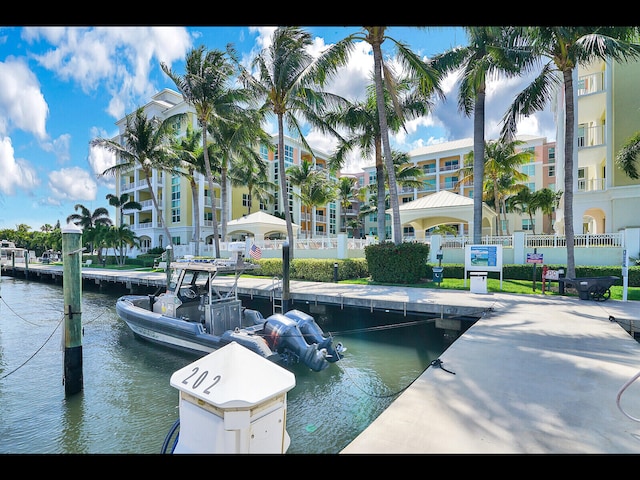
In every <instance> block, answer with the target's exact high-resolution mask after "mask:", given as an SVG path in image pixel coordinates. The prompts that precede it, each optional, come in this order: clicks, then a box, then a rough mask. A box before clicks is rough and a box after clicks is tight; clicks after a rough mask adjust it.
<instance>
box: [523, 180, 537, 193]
mask: <svg viewBox="0 0 640 480" xmlns="http://www.w3.org/2000/svg"><path fill="white" fill-rule="evenodd" d="M525 185H526V186H527V187H529V190H531V193H533V192H535V191H536V184H535V182H526V183H525Z"/></svg>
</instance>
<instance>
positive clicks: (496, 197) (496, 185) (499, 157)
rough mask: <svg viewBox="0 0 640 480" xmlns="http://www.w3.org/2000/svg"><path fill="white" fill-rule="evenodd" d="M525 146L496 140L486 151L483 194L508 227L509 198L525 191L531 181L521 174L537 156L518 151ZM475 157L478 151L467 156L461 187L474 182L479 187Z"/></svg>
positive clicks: (514, 142) (501, 232) (516, 141)
mask: <svg viewBox="0 0 640 480" xmlns="http://www.w3.org/2000/svg"><path fill="white" fill-rule="evenodd" d="M524 143H525V142H524V141H522V140H513V141H511V142H503V141H500V140H493V141H491V142H488V143H486V144H485V148H484V149H483V151H484V162H483V168H482V171H483V172H484V178H483V181H482V183H481V185H482V192H485V195H486V196H490V197H491V198H492V199H493V205H494V208H495V209H496V213H498V215H500V211H502V215H503V220H504V223H505V225H507V208H506V205H505V197H506V195H508V194H511V193H516V192H517V191H518V190H519V189H520V188H521V187H522V182H524V181H526V180H527V179H528V178H529V176H528V175H527V174H526V173H523V172H522V171H521V170H520V167H521V166H522V165H524V164H526V163H529V162H531V159H532V158H533V153H532V152H530V151H528V150H520V151H516V149H517V147H519V146H521V145H523V144H524ZM474 157H475V151H474V150H472V151H470V152H469V153H468V154H467V155H466V156H465V166H464V167H463V168H462V169H461V175H462V177H461V179H460V180H459V183H464V182H467V181H468V180H469V179H472V180H473V184H474V185H475V183H476V180H475V178H476V164H477V162H476V161H475V158H474ZM474 209H475V205H474ZM502 234H503V231H502V222H500V221H498V235H502ZM507 234H508V233H507Z"/></svg>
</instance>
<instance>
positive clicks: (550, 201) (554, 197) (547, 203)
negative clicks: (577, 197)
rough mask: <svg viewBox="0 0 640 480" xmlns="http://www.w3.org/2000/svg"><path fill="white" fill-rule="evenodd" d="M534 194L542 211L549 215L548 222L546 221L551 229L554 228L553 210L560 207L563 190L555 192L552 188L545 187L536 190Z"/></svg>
mask: <svg viewBox="0 0 640 480" xmlns="http://www.w3.org/2000/svg"><path fill="white" fill-rule="evenodd" d="M533 194H534V195H535V197H536V204H537V205H538V208H540V210H542V213H543V214H544V215H547V222H546V223H547V225H548V226H549V228H550V229H552V228H553V212H555V210H556V208H558V205H559V204H560V198H561V197H562V191H557V192H554V191H553V190H551V189H550V188H547V187H545V188H543V189H540V190H536V191H535V192H533ZM543 233H544V227H543ZM547 233H552V231H551V230H549V231H548V232H547Z"/></svg>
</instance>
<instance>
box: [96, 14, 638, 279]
mask: <svg viewBox="0 0 640 480" xmlns="http://www.w3.org/2000/svg"><path fill="white" fill-rule="evenodd" d="M465 30H466V33H467V37H468V40H469V43H468V45H467V46H465V47H456V48H452V49H451V50H449V51H447V52H444V53H442V54H439V55H436V56H434V58H432V59H430V60H426V59H423V58H422V57H420V56H419V55H417V54H416V53H415V52H413V51H412V50H411V49H410V48H409V46H408V45H406V44H404V43H403V42H401V41H398V40H396V39H394V38H392V37H389V36H388V35H387V32H388V27H384V26H365V27H362V28H360V29H358V31H356V32H354V33H353V34H350V35H348V36H347V37H345V38H344V39H342V40H340V41H338V42H337V43H335V44H333V45H331V46H330V47H328V48H327V49H326V50H325V51H324V52H322V53H321V54H320V55H319V56H318V57H316V58H314V57H313V56H312V55H311V54H310V53H309V52H310V50H309V47H310V46H311V45H312V38H311V35H310V34H309V33H308V32H306V31H305V30H304V29H302V28H300V27H293V26H282V27H278V28H277V29H276V30H275V32H274V34H273V37H272V41H271V43H270V44H269V45H268V46H266V47H265V48H264V49H263V50H262V51H260V52H259V53H258V54H257V55H256V56H255V57H254V58H253V60H252V62H251V63H250V66H249V67H247V66H245V65H243V64H242V63H241V62H240V60H239V57H238V55H237V52H236V51H235V48H234V46H233V45H231V44H229V45H227V48H226V50H225V51H222V50H207V48H206V47H204V46H200V47H198V48H195V49H193V50H192V51H190V52H189V53H188V54H187V57H186V62H185V73H184V74H179V73H177V72H175V71H173V70H172V69H171V68H169V67H168V66H167V65H165V64H162V65H161V66H162V69H163V71H164V72H165V73H166V74H167V75H168V76H169V77H170V78H171V79H172V80H173V81H174V83H175V84H176V87H177V88H178V90H179V91H180V93H181V94H182V95H183V97H184V99H185V101H186V102H187V103H188V104H190V105H191V106H192V107H193V108H194V110H195V117H196V120H197V122H198V128H199V129H200V130H197V135H198V136H199V137H200V139H201V142H200V145H197V144H196V142H195V141H194V138H193V137H190V135H195V134H196V133H195V132H193V131H190V132H189V133H188V135H187V137H185V138H183V139H180V140H176V139H175V138H171V137H172V136H175V133H176V132H175V131H173V130H172V129H171V128H170V125H174V124H175V121H176V118H174V117H171V118H169V119H166V120H165V121H164V122H161V121H159V120H156V119H155V118H151V119H148V118H146V116H145V115H144V112H143V110H142V109H139V110H138V111H136V112H135V113H134V114H131V115H130V116H129V117H128V118H127V124H126V128H125V131H124V133H123V140H124V141H123V142H122V144H119V143H117V142H113V141H111V140H107V139H95V140H94V141H92V145H93V146H102V147H104V148H106V149H108V150H111V151H112V152H113V153H115V154H116V155H117V156H118V158H119V161H118V163H117V165H115V166H114V167H111V168H110V169H107V170H105V172H104V174H112V173H115V172H117V171H126V170H128V169H131V168H132V167H133V166H134V165H135V164H138V166H140V167H141V168H142V170H143V172H144V174H145V175H146V177H145V178H146V180H147V182H149V187H151V183H150V181H151V178H152V171H153V170H161V171H162V170H164V171H171V172H173V174H176V175H187V176H190V178H193V175H194V173H196V172H198V173H203V174H204V175H205V177H206V179H207V183H208V189H209V190H208V194H209V198H210V200H211V204H212V205H211V206H212V207H213V211H214V212H215V211H216V209H215V205H216V197H215V193H214V192H215V187H216V183H217V184H218V186H219V188H220V192H221V197H220V201H221V204H222V208H221V233H219V229H218V221H217V218H215V214H214V218H213V219H212V220H213V222H212V223H213V232H214V242H215V252H216V256H219V253H220V249H219V238H220V237H222V238H224V237H225V235H226V224H227V219H226V212H227V211H228V208H226V205H227V202H228V201H229V199H228V198H227V197H228V192H227V185H228V184H231V185H232V186H236V185H244V186H247V187H248V188H249V190H250V195H249V197H251V196H252V195H255V196H256V197H257V198H259V199H260V201H261V202H265V201H272V200H274V199H276V198H277V205H278V208H277V210H278V212H276V213H277V214H279V215H282V216H284V219H285V221H286V225H287V236H288V238H289V239H293V227H292V225H293V222H292V214H291V211H290V207H289V204H290V201H289V200H290V195H293V193H292V192H293V191H292V189H291V187H292V186H298V187H299V190H300V193H299V194H298V195H299V196H300V199H301V202H302V204H303V206H304V208H305V210H306V211H308V212H309V211H312V210H313V209H314V208H315V207H316V206H318V205H321V204H322V202H324V201H327V200H329V199H337V198H340V202H341V204H343V208H344V207H346V206H347V203H349V202H350V199H349V195H351V196H353V194H354V192H349V190H350V187H349V185H347V183H346V182H347V180H341V183H340V184H338V185H339V186H336V185H334V186H333V188H331V185H330V184H327V183H325V181H326V178H324V179H322V180H320V177H321V176H322V175H316V174H312V172H313V171H314V163H313V159H314V157H315V155H314V153H313V149H312V148H311V147H310V146H309V145H308V143H307V141H306V139H305V135H304V133H303V131H304V129H305V128H307V127H308V126H311V127H313V128H315V129H317V130H318V131H320V132H322V133H327V134H331V135H333V136H334V137H335V138H336V139H337V142H338V146H337V148H336V150H335V152H334V153H333V155H332V158H331V159H330V162H329V163H330V167H331V172H332V173H335V172H337V171H338V170H340V169H341V168H342V167H343V166H344V162H345V160H346V156H347V154H349V153H351V152H354V151H358V152H360V153H361V154H362V155H364V156H371V155H372V156H373V157H374V158H375V166H376V182H377V183H376V186H375V191H370V192H369V193H370V194H373V195H375V202H374V203H375V210H377V212H378V234H379V235H381V238H380V239H381V240H384V239H386V235H385V216H384V215H383V214H382V213H383V212H384V211H385V210H386V209H387V208H390V209H391V215H392V221H393V224H392V237H393V238H392V240H393V242H394V243H395V244H399V243H400V242H401V241H402V228H401V227H402V226H401V223H400V215H399V199H398V186H399V185H401V180H402V178H399V176H398V175H399V173H400V172H401V170H399V169H398V166H399V165H397V164H396V162H395V160H394V158H395V157H396V156H397V155H396V154H395V153H394V152H393V151H392V149H391V145H390V141H389V133H390V132H391V133H396V132H399V131H400V130H401V129H403V128H404V127H405V125H406V122H407V121H408V120H410V119H414V118H418V117H420V116H424V115H426V114H428V113H429V110H430V108H432V105H433V102H434V101H435V100H437V99H441V98H443V93H442V89H441V82H442V80H443V78H444V77H445V75H448V74H451V73H457V74H459V79H458V82H459V96H458V104H459V109H460V111H461V112H462V113H463V114H465V115H467V116H471V114H473V125H474V142H473V155H472V156H471V157H469V158H470V159H471V161H472V164H471V165H467V167H466V168H467V179H469V180H470V179H472V180H473V200H474V222H473V235H474V242H478V243H479V242H480V234H481V231H482V230H481V228H482V203H483V200H484V199H487V198H490V199H492V200H493V203H494V205H495V206H496V209H502V211H503V212H506V210H507V208H510V207H511V208H521V209H524V208H525V207H524V205H526V206H527V207H526V208H527V209H531V208H534V206H535V205H536V204H539V202H538V203H536V202H532V201H531V199H528V200H526V197H524V195H525V194H524V193H521V191H522V189H521V188H520V187H519V186H518V185H517V184H518V177H517V175H515V174H513V171H514V169H515V167H516V166H517V165H518V162H519V161H520V160H522V158H521V156H520V154H517V153H516V152H515V151H513V148H514V147H515V146H516V145H515V144H514V143H513V139H514V136H515V133H516V127H517V123H518V120H519V119H520V118H521V117H523V116H527V115H531V114H533V113H534V112H536V111H538V110H541V109H543V108H544V107H545V105H546V104H547V103H548V102H549V101H550V100H551V98H552V96H553V95H554V94H555V91H556V89H557V87H564V102H565V111H566V124H565V127H564V128H565V135H564V138H566V139H567V140H566V141H565V145H564V162H565V166H564V172H565V185H564V187H565V188H564V194H563V196H562V203H563V206H564V210H563V212H564V223H565V230H566V235H567V247H568V248H567V266H568V269H567V276H570V277H571V276H575V264H574V254H573V214H572V190H573V176H572V174H573V167H572V163H573V141H572V139H573V137H574V131H573V121H574V107H573V102H574V100H573V85H572V81H573V80H572V76H573V72H574V69H575V68H576V67H577V66H578V65H581V64H586V63H588V62H590V61H592V60H593V59H613V60H616V61H626V60H628V59H637V58H640V44H638V43H635V39H636V38H637V36H638V28H637V27H624V28H623V27H573V26H570V27H546V26H545V27H485V26H481V27H465ZM358 41H364V42H366V43H368V44H369V45H370V46H371V49H372V52H373V60H374V62H373V71H372V77H371V78H372V80H371V85H370V86H369V87H368V89H367V98H366V99H365V101H363V102H351V101H348V100H347V99H345V98H342V97H340V96H338V95H335V94H332V93H330V92H327V91H324V90H323V88H324V87H325V85H326V84H327V82H328V81H329V80H330V79H331V78H333V77H334V76H335V75H336V74H337V73H338V72H339V71H340V69H341V68H342V67H344V66H345V65H346V64H347V63H348V61H349V57H350V54H351V52H353V50H354V49H355V46H356V42H358ZM389 44H391V45H392V46H393V51H394V55H393V56H392V57H389V56H385V55H384V54H383V53H384V52H383V45H389ZM396 70H397V72H396ZM398 72H399V73H398ZM529 72H539V75H538V76H537V77H536V78H535V79H534V81H533V82H532V83H531V85H528V86H527V87H526V88H525V89H524V90H523V91H522V92H521V93H519V94H518V95H517V96H516V98H515V99H514V101H513V103H512V105H511V106H510V107H509V109H508V111H507V112H506V113H505V115H504V117H503V130H502V135H501V138H500V141H498V142H489V143H486V142H485V139H484V130H485V125H484V124H485V116H484V109H485V97H486V85H487V81H488V80H489V79H490V78H491V77H492V76H496V75H505V76H519V75H523V74H525V73H529ZM181 115H184V114H181ZM268 116H273V117H275V119H276V122H277V128H278V141H277V145H272V144H271V142H270V138H269V136H268V135H267V134H266V133H265V132H264V130H263V129H262V127H261V125H262V124H263V123H264V121H265V120H266V119H267V117H268ZM285 127H286V128H287V129H288V131H289V132H292V133H293V134H294V135H296V136H297V137H298V138H299V139H300V141H301V143H302V144H303V146H304V147H305V149H307V150H308V151H309V152H310V153H311V157H312V158H311V159H310V160H308V163H303V164H301V165H297V166H295V168H289V169H285V149H284V134H285ZM342 132H344V133H342ZM210 140H211V141H210ZM258 144H266V145H268V147H269V148H270V149H271V150H274V151H275V155H276V158H277V162H278V168H277V173H278V178H277V181H278V184H277V186H276V188H275V189H274V188H273V187H274V185H273V184H271V183H270V182H269V181H268V178H267V175H266V174H265V171H266V170H265V169H266V166H265V165H264V162H263V160H262V159H261V158H260V156H259V155H258V154H256V150H257V149H256V146H257V145H258ZM630 151H633V150H630ZM502 161H503V162H504V163H502V164H498V163H497V162H502ZM620 162H621V164H623V165H624V166H625V167H626V171H628V172H629V174H630V176H632V178H635V177H633V174H634V173H635V170H634V167H635V163H634V162H635V157H634V154H628V155H627V156H626V157H624V158H623V159H621V160H620ZM501 169H502V170H501ZM503 169H507V170H509V169H510V170H509V171H510V172H511V174H506V173H505V171H503ZM177 172H181V173H177ZM405 174H407V175H408V177H409V178H411V179H412V181H415V182H418V183H420V182H421V177H420V175H419V172H415V171H414V172H408V173H407V172H405ZM325 177H327V176H326V175H325ZM405 180H406V179H405ZM190 181H191V180H190ZM343 182H344V183H343ZM192 187H193V183H192ZM343 189H344V192H343ZM510 189H511V190H510ZM518 189H520V190H518ZM150 190H151V188H150ZM151 191H152V190H151ZM274 191H277V194H274ZM489 192H491V194H490V195H488V193H489ZM501 192H503V193H504V192H506V193H508V194H512V195H520V197H518V198H519V200H518V201H516V200H513V201H512V202H507V197H506V196H505V195H503V193H501ZM552 193H554V192H552ZM363 194H364V192H360V195H363ZM276 195H277V196H276ZM545 196H546V197H547V203H545V204H544V205H545V206H544V207H542V206H539V207H538V208H543V209H544V210H545V212H548V211H549V209H553V207H552V206H551V207H550V206H549V205H554V203H557V199H558V195H552V196H549V195H547V192H545ZM552 197H553V198H552ZM541 198H542V197H541ZM152 200H153V204H154V208H155V211H156V214H157V219H158V220H157V221H158V224H159V225H161V226H162V227H163V228H164V229H165V232H166V236H167V242H168V244H169V245H171V242H172V239H171V236H170V232H169V230H168V229H167V227H166V226H165V225H164V222H163V219H162V215H161V214H160V210H159V209H158V205H157V200H156V199H155V197H153V198H152ZM194 203H196V204H197V202H194ZM372 206H373V205H371V202H369V206H367V205H365V208H364V210H365V211H367V210H369V211H371V208H370V207H372ZM251 208H252V206H251V203H249V206H248V212H250V211H251ZM551 211H552V210H551ZM194 216H195V217H197V218H194V232H193V238H194V240H195V241H196V244H197V243H198V241H199V240H200V239H199V236H200V233H199V222H200V218H199V217H200V213H199V212H194ZM343 225H345V226H346V218H345V220H344V222H343ZM500 228H501V227H500ZM291 247H293V245H291ZM293 253H294V251H293V248H290V255H291V256H293Z"/></svg>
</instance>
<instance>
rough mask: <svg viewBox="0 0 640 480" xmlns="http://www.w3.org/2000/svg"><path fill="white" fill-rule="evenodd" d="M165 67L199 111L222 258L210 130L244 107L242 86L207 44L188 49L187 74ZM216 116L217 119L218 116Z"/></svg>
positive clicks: (215, 231)
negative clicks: (234, 83) (233, 83)
mask: <svg viewBox="0 0 640 480" xmlns="http://www.w3.org/2000/svg"><path fill="white" fill-rule="evenodd" d="M160 66H161V68H162V70H163V71H164V72H165V73H166V74H167V76H168V77H169V78H170V79H171V80H173V82H174V83H175V84H176V87H177V88H178V90H179V91H180V93H181V94H182V96H183V97H184V99H185V101H186V102H187V103H188V104H190V105H192V106H193V108H194V109H195V111H196V118H197V120H198V124H199V125H200V128H202V151H203V154H204V167H205V171H206V177H207V182H208V185H209V195H210V198H211V209H212V211H213V238H214V247H215V257H216V258H220V235H219V233H218V218H217V217H218V216H217V212H216V196H215V190H214V178H213V173H212V171H211V164H210V163H209V150H208V148H207V143H208V142H207V133H208V131H209V125H210V123H211V122H213V121H216V122H217V121H220V122H221V121H223V120H224V119H227V118H229V117H230V116H231V115H233V113H234V112H237V111H238V110H239V109H240V106H239V102H242V101H243V99H244V97H243V95H242V92H241V91H240V90H239V89H233V88H231V87H230V86H229V85H230V83H231V79H232V77H233V75H234V68H233V65H232V64H231V63H230V62H229V59H228V58H226V56H225V52H223V51H221V50H215V49H214V50H207V49H206V47H205V46H204V45H201V46H200V47H198V48H194V49H192V50H191V51H189V52H188V53H187V57H186V60H185V70H186V73H185V74H184V75H179V74H177V73H175V72H174V71H172V70H171V68H169V67H168V66H167V65H166V64H165V63H161V64H160ZM214 119H215V120H214Z"/></svg>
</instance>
